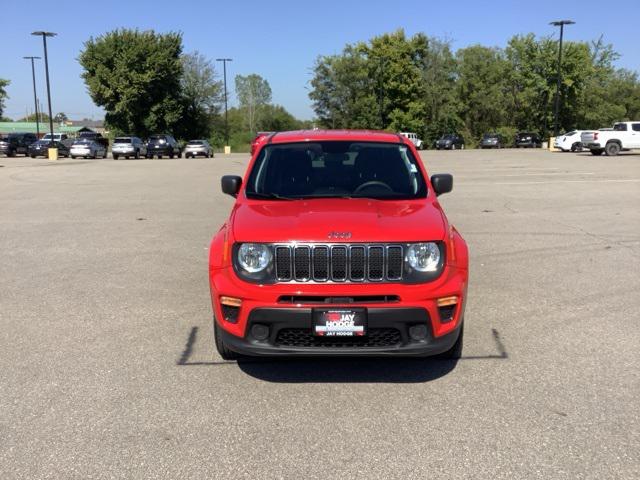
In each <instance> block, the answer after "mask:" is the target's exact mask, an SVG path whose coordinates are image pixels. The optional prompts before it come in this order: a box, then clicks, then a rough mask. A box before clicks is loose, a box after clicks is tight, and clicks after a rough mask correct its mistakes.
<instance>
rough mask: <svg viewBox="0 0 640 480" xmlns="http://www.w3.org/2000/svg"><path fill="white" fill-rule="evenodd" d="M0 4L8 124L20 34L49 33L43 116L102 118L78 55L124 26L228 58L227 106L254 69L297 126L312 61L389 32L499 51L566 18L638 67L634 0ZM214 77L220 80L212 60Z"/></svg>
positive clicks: (29, 104) (29, 90) (29, 105)
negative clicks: (609, 6)
mask: <svg viewBox="0 0 640 480" xmlns="http://www.w3.org/2000/svg"><path fill="white" fill-rule="evenodd" d="M2 5H3V6H2V9H1V11H2V27H1V30H0V34H1V38H2V41H3V48H2V56H0V78H5V79H9V80H10V81H11V84H10V85H9V87H8V88H7V91H8V94H9V97H10V98H9V99H8V100H7V102H6V108H5V116H9V117H11V118H14V119H17V118H20V117H23V116H25V114H26V113H27V112H29V113H31V112H32V111H33V87H32V79H31V67H30V64H29V62H28V61H27V60H24V59H23V58H22V57H23V56H28V55H35V56H43V48H42V39H41V37H34V36H31V35H30V33H31V32H32V31H35V30H48V31H53V32H56V33H57V34H58V35H57V36H56V37H54V38H51V39H49V41H48V47H49V48H48V51H49V72H50V78H51V95H52V104H53V105H52V110H53V112H54V114H55V113H57V112H65V113H66V114H67V116H68V117H69V118H72V119H82V118H92V119H101V118H103V115H104V112H103V111H102V109H101V108H99V107H97V106H95V105H94V104H93V102H92V100H91V98H90V97H89V95H88V93H87V90H86V87H85V85H84V82H83V80H82V78H81V73H82V68H81V67H80V65H79V63H78V61H77V58H78V55H79V53H80V51H81V50H82V48H83V44H84V42H85V41H86V40H88V39H89V38H91V37H94V38H95V37H98V36H100V35H102V34H103V33H105V32H108V31H110V30H113V29H116V28H122V27H124V28H138V29H140V30H148V29H154V30H156V31H159V32H168V31H179V32H182V34H183V44H184V51H185V52H192V51H196V50H197V51H199V52H200V53H202V54H204V55H205V56H206V57H209V58H210V59H212V60H214V59H216V58H220V57H227V58H232V59H233V62H231V63H229V64H228V68H227V81H228V87H229V99H230V105H234V104H235V95H234V92H233V85H234V82H233V79H234V77H235V75H238V74H240V75H247V74H250V73H257V74H259V75H261V76H262V77H264V78H265V79H267V81H268V82H269V84H270V85H271V88H272V91H273V102H274V103H277V104H280V105H283V106H284V107H285V108H286V109H287V110H289V111H290V112H291V113H293V114H294V115H295V116H296V117H298V118H301V119H311V118H312V117H313V109H312V105H311V102H310V100H309V97H308V92H309V81H310V80H311V70H312V67H313V64H314V61H315V60H316V59H317V57H318V56H319V55H332V54H336V53H340V51H341V50H342V49H343V47H344V46H345V45H346V44H347V43H355V42H358V41H366V40H368V39H370V38H371V37H373V36H376V35H380V34H382V33H385V32H392V31H395V30H397V29H398V28H403V29H404V30H405V32H406V33H407V35H413V34H415V33H417V32H424V33H426V34H427V35H429V36H435V37H440V38H444V39H448V40H450V41H451V42H452V46H453V48H454V50H456V49H459V48H463V47H466V46H468V45H473V44H478V43H479V44H482V45H486V46H498V47H504V46H505V45H506V43H507V41H508V40H509V38H511V37H512V36H513V35H515V34H526V33H529V32H533V33H535V34H536V35H539V36H548V35H551V36H555V38H557V34H558V32H557V28H554V27H551V26H550V25H549V22H550V21H552V20H559V19H571V20H574V21H576V24H575V25H571V26H569V27H567V28H566V30H565V39H567V40H584V41H590V40H595V39H597V38H598V37H600V35H602V36H603V38H604V40H605V42H606V43H612V44H613V45H614V47H615V49H616V50H617V51H618V52H619V53H620V54H621V58H620V60H619V61H618V62H617V65H618V66H619V67H624V68H628V69H631V70H635V71H640V48H638V19H639V18H640V1H639V0H632V1H628V2H622V3H620V4H617V5H618V6H615V7H614V10H615V11H616V12H615V15H613V16H609V15H605V13H604V11H605V8H604V7H603V5H605V3H604V2H602V0H597V1H594V0H581V1H573V0H562V1H551V0H536V1H533V2H532V1H531V0H528V1H519V0H496V1H482V0H457V1H455V2H454V1H434V0H425V1H417V0H415V1H412V0H406V1H405V0H395V1H394V0H387V1H380V0H353V1H350V0H342V1H334V0H318V1H314V2H305V1H302V0H298V1H292V0H282V1H278V0H271V1H270V2H265V1H242V0H235V1H227V2H220V1H218V0H209V1H200V0H199V1H189V0H183V1H182V2H177V1H173V2H168V1H164V0H152V1H147V0H129V1H124V0H114V1H109V0H105V1H101V2H78V1H77V0H76V1H66V0H58V1H57V2H53V3H52V2H50V1H49V2H43V1H39V0H29V1H27V2H25V1H24V0H23V1H16V0H2ZM612 18H614V19H615V21H610V20H611V19H612ZM36 68H37V70H36V82H37V90H38V97H39V99H40V102H41V103H42V104H43V105H44V106H45V110H46V88H45V76H44V62H43V61H40V63H39V64H37V65H36ZM218 72H219V73H220V76H222V67H221V65H219V68H218Z"/></svg>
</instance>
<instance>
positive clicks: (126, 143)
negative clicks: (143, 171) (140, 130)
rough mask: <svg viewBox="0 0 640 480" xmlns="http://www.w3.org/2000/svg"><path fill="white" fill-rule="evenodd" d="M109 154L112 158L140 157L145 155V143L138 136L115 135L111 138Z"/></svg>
mask: <svg viewBox="0 0 640 480" xmlns="http://www.w3.org/2000/svg"><path fill="white" fill-rule="evenodd" d="M111 154H112V155H113V159H114V160H118V158H119V157H124V158H126V159H127V160H128V159H129V158H131V157H133V158H140V157H143V158H144V157H146V156H147V145H146V144H145V143H144V142H143V141H142V140H141V139H140V138H138V137H116V138H115V139H114V140H113V146H112V147H111Z"/></svg>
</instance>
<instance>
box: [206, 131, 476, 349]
mask: <svg viewBox="0 0 640 480" xmlns="http://www.w3.org/2000/svg"><path fill="white" fill-rule="evenodd" d="M452 186H453V179H452V177H451V175H447V174H443V175H433V176H432V177H431V178H429V177H428V176H427V172H426V171H425V168H424V166H423V164H422V162H421V161H420V160H419V157H418V153H417V152H416V150H415V147H414V146H413V144H412V143H411V142H410V141H408V140H407V139H406V138H404V137H402V136H401V135H395V134H392V133H385V132H370V131H322V130H316V131H300V132H281V133H275V134H271V135H270V136H269V137H267V138H266V139H265V140H264V141H262V142H260V145H259V147H258V148H257V149H256V152H255V153H254V155H253V157H252V159H251V162H250V163H249V168H248V169H247V173H246V175H245V177H244V179H243V178H241V177H238V176H224V177H222V191H223V192H224V193H227V194H229V195H232V196H234V197H236V203H235V205H234V206H233V209H232V211H231V215H230V216H229V219H228V220H227V222H226V223H225V224H224V225H223V226H222V228H221V229H220V231H219V232H218V233H217V234H216V235H215V237H214V238H213V241H212V243H211V250H210V256H209V279H210V284H211V299H212V303H213V311H214V317H215V318H214V322H213V323H214V333H215V343H216V347H217V349H218V352H219V353H220V355H221V356H222V357H223V358H224V359H234V358H238V357H239V356H240V355H242V354H245V355H306V356H314V355H413V356H428V355H438V354H439V355H442V356H445V357H449V358H456V357H459V356H460V353H461V351H462V332H463V324H464V307H465V299H466V298H465V297H466V291H467V281H468V252H467V246H466V243H465V241H464V240H463V239H462V237H461V236H460V234H459V233H458V231H457V230H456V229H455V228H454V227H453V226H452V225H450V224H449V222H448V221H447V218H446V216H445V215H444V212H443V211H442V208H441V207H440V204H439V203H438V199H437V196H438V195H440V194H443V193H447V192H449V191H451V188H452Z"/></svg>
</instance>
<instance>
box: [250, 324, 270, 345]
mask: <svg viewBox="0 0 640 480" xmlns="http://www.w3.org/2000/svg"><path fill="white" fill-rule="evenodd" d="M251 336H252V337H253V338H255V339H256V340H260V341H262V340H266V339H267V338H269V327H268V326H267V325H263V324H262V323H254V324H253V325H252V326H251Z"/></svg>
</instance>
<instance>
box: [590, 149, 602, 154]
mask: <svg viewBox="0 0 640 480" xmlns="http://www.w3.org/2000/svg"><path fill="white" fill-rule="evenodd" d="M603 151H604V150H602V149H601V148H597V149H595V150H591V155H602V152H603Z"/></svg>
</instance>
